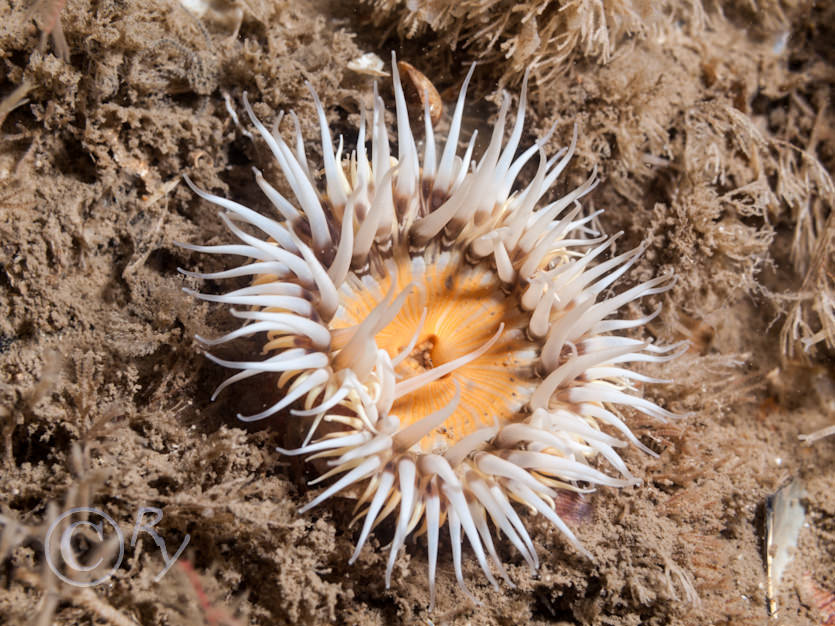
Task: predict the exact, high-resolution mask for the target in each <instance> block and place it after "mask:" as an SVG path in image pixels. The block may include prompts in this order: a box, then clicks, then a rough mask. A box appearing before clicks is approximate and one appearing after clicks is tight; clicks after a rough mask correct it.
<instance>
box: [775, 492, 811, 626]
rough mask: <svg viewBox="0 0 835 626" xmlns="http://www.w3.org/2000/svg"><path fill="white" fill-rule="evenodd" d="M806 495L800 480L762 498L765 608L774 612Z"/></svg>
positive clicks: (796, 534)
mask: <svg viewBox="0 0 835 626" xmlns="http://www.w3.org/2000/svg"><path fill="white" fill-rule="evenodd" d="M804 496H805V491H804V489H803V485H802V484H801V483H800V481H799V480H797V479H795V480H792V481H791V482H790V483H788V484H786V485H784V486H782V487H781V488H780V489H778V490H777V492H776V493H775V494H774V495H772V496H769V497H768V498H767V499H766V501H765V569H766V575H767V576H768V612H769V614H770V615H772V616H774V615H776V614H777V595H778V593H779V591H780V579H781V578H782V577H783V572H784V571H785V569H786V567H787V566H788V564H789V563H791V560H792V559H793V558H794V551H795V550H796V549H797V537H798V535H799V534H800V529H801V528H802V527H803V520H804V519H805V517H806V510H805V509H804V508H803V504H802V503H801V501H800V500H801V498H803V497H804Z"/></svg>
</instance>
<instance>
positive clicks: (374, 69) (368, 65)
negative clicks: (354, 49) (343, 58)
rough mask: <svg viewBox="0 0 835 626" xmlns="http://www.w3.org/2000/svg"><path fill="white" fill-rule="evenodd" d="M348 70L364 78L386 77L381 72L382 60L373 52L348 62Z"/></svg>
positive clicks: (386, 74)
mask: <svg viewBox="0 0 835 626" xmlns="http://www.w3.org/2000/svg"><path fill="white" fill-rule="evenodd" d="M348 69H349V70H352V71H354V72H356V73H357V74H365V75H366V76H388V75H389V73H388V72H386V71H385V70H383V60H382V59H381V58H380V57H378V56H377V55H376V54H374V53H373V52H366V53H365V54H363V55H362V56H358V57H357V58H356V59H352V60H351V61H349V62H348Z"/></svg>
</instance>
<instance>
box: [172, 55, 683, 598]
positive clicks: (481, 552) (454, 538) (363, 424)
mask: <svg viewBox="0 0 835 626" xmlns="http://www.w3.org/2000/svg"><path fill="white" fill-rule="evenodd" d="M472 72H473V70H472V69H470V72H469V74H468V75H467V78H466V80H465V81H464V84H463V86H462V88H461V92H460V95H459V97H458V101H457V104H456V107H455V111H454V114H453V116H452V120H451V123H450V129H449V133H448V136H447V139H446V143H445V144H444V145H443V148H442V149H441V150H438V149H437V148H436V143H435V136H434V132H433V129H432V123H431V121H430V116H429V115H428V111H426V112H425V114H424V122H425V137H424V143H423V146H422V152H423V156H422V158H421V157H420V156H419V154H418V148H417V144H416V141H415V138H414V136H413V134H412V130H411V128H410V126H409V117H408V112H407V107H406V100H405V98H404V94H403V89H402V88H401V83H400V78H399V76H398V71H397V65H396V64H395V63H394V62H393V63H392V74H393V80H394V96H395V107H396V114H397V153H398V154H397V159H394V158H392V157H391V155H390V152H389V138H388V129H387V127H386V122H385V108H384V104H383V101H382V99H381V98H380V97H379V96H378V95H377V93H376V87H375V93H374V107H373V112H372V116H371V127H370V134H371V159H370V162H369V159H368V153H367V148H366V123H365V121H366V120H365V115H361V116H360V124H359V135H358V138H357V143H356V146H357V147H356V151H355V152H352V154H351V155H350V158H343V150H342V138H340V140H339V147H338V148H337V150H336V152H335V153H334V148H333V144H332V139H331V132H330V129H329V127H328V122H327V119H326V116H325V110H324V109H323V107H322V105H321V103H320V102H319V98H318V97H317V95H316V93H315V92H314V91H313V89H312V88H311V90H310V91H311V94H312V96H313V100H314V102H315V105H316V110H317V112H318V118H319V125H320V129H321V141H322V151H323V155H324V181H322V184H321V185H320V184H319V182H318V181H317V176H316V170H315V169H313V168H311V167H310V165H309V164H308V161H307V158H306V156H305V148H304V141H303V138H302V136H301V131H300V129H299V124H298V120H297V119H296V118H295V116H293V119H294V122H295V141H294V144H295V145H293V146H292V147H291V144H288V142H286V141H285V140H284V139H282V137H281V136H280V135H279V133H278V131H277V129H278V122H277V123H276V126H275V129H274V130H273V131H272V132H270V131H269V130H268V129H267V128H266V127H265V126H264V125H263V124H262V123H261V122H260V121H259V120H258V118H257V117H256V116H255V114H254V113H253V111H252V108H251V107H250V105H249V102H248V101H247V100H246V96H244V105H245V107H246V111H247V113H248V114H249V118H250V119H251V121H252V124H253V125H254V126H255V128H256V129H257V130H258V132H259V134H260V136H261V137H262V138H263V140H264V142H265V143H266V144H267V145H268V146H269V148H270V150H271V151H272V153H273V155H274V156H275V159H276V160H277V162H278V165H279V167H280V168H281V170H282V172H283V174H284V176H285V178H286V180H287V183H288V185H289V187H290V188H291V189H292V191H293V194H294V195H295V199H296V202H295V203H293V202H291V201H289V200H287V199H286V198H285V197H284V196H282V195H281V193H279V191H278V190H277V189H275V188H274V187H273V186H272V185H270V184H269V183H268V182H267V181H266V180H265V179H264V177H263V176H262V174H261V172H259V171H258V170H255V181H256V183H257V184H258V186H259V187H260V188H261V190H262V191H263V193H264V194H265V195H266V197H267V198H268V199H269V200H270V202H271V204H272V205H273V207H274V208H275V211H276V215H275V216H273V217H266V216H264V215H262V214H260V213H258V212H256V211H253V210H252V209H249V208H247V207H245V206H242V205H240V204H238V203H236V202H233V201H231V200H227V199H225V198H222V197H219V196H216V195H212V194H210V193H207V192H205V191H202V190H200V189H198V188H197V187H195V186H194V185H193V184H192V183H191V181H190V180H189V179H188V178H186V181H187V182H188V184H189V185H190V186H191V188H192V189H193V190H194V192H195V193H197V194H198V195H199V196H201V197H202V198H205V199H206V200H208V201H210V202H212V203H214V204H216V205H218V206H220V207H222V208H223V209H224V210H225V211H224V212H223V213H221V214H220V218H221V219H222V220H223V222H224V223H225V225H226V227H227V228H228V229H229V231H231V233H232V234H233V235H235V237H237V239H238V240H239V242H238V243H234V244H228V245H216V246H197V245H184V247H185V248H188V249H189V250H194V251H197V252H205V253H209V254H221V255H237V256H240V257H243V258H245V259H247V261H246V262H245V263H244V264H243V265H239V266H236V267H234V268H232V269H228V270H225V271H220V272H212V273H194V272H188V271H184V270H181V271H183V273H184V274H186V275H188V276H192V277H197V278H200V279H211V280H217V279H232V278H239V277H251V284H250V285H249V286H245V287H243V288H240V289H236V290H234V291H230V292H229V293H226V294H225V295H210V294H204V293H196V292H193V291H190V290H186V291H188V292H189V293H192V294H193V295H195V296H197V297H198V298H201V299H203V300H209V301H212V302H220V303H224V304H229V305H237V306H239V307H241V308H233V309H232V310H231V313H232V315H233V316H235V317H236V318H238V319H241V320H243V325H242V326H241V327H240V328H238V329H237V330H234V331H233V332H230V333H228V334H226V335H224V336H222V337H219V338H217V339H214V340H207V339H202V338H200V337H198V338H197V339H198V340H199V341H200V342H202V343H203V344H205V345H207V346H214V345H217V344H221V343H225V342H228V341H231V340H234V339H237V338H240V337H246V336H253V335H258V336H260V337H264V346H263V354H264V355H265V356H266V358H264V359H263V360H255V359H253V360H245V361H227V360H223V359H220V358H217V357H216V356H213V355H211V354H208V355H207V356H208V357H209V358H210V359H212V360H213V361H215V362H216V363H218V364H220V365H222V366H224V367H229V368H234V369H237V370H240V371H239V372H238V373H236V374H235V375H234V376H232V377H230V378H229V379H227V380H226V381H225V382H223V383H222V384H221V385H220V386H219V387H218V389H217V391H216V392H215V396H217V393H219V392H220V391H221V390H222V389H224V388H225V387H227V386H228V385H230V384H231V383H234V382H236V381H240V380H243V379H246V378H250V377H252V376H256V375H258V374H268V375H269V376H271V377H272V380H274V381H275V383H274V384H275V388H276V401H275V403H274V404H272V406H269V407H268V408H266V409H265V410H263V411H261V412H260V413H257V414H255V415H248V416H243V415H239V416H238V418H239V419H241V420H244V421H247V422H251V421H254V420H260V419H263V418H267V417H270V416H276V415H279V416H281V417H282V418H284V419H298V420H308V422H307V423H306V424H305V427H306V428H308V427H309V430H308V435H307V437H306V439H305V440H304V442H303V444H302V445H301V447H299V448H297V449H294V450H285V449H279V451H280V452H281V453H283V454H288V455H307V458H308V459H320V461H319V462H318V463H316V464H314V467H317V468H319V469H321V468H324V469H325V470H326V471H324V472H323V473H322V475H321V476H319V477H318V478H317V479H316V480H315V481H313V483H318V482H320V481H326V480H329V479H331V478H334V477H338V479H336V480H335V481H334V482H333V483H332V484H330V486H328V487H327V488H326V489H325V490H324V491H322V492H321V493H319V494H318V495H317V496H316V497H315V498H313V500H312V501H310V503H309V504H307V505H306V506H304V507H302V509H301V512H305V511H308V510H309V509H311V508H313V507H315V506H317V505H319V504H321V503H322V502H324V501H325V500H327V499H328V498H331V497H332V496H335V495H337V494H339V495H344V496H348V497H351V498H355V499H356V507H355V510H354V512H355V514H356V517H355V521H359V520H362V528H361V530H360V531H359V537H358V540H357V544H356V550H355V551H354V553H353V556H352V557H351V559H350V562H351V563H353V562H354V561H355V560H356V559H357V557H358V555H359V554H360V551H361V550H362V548H363V546H364V545H365V543H366V541H367V539H368V537H369V534H370V532H371V531H372V529H373V528H374V527H375V526H376V525H377V524H379V523H380V521H381V520H383V519H385V518H387V517H389V516H392V517H393V519H394V522H393V524H394V530H393V538H392V540H391V543H390V547H389V555H388V563H387V567H386V575H385V580H386V586H387V587H388V586H389V584H390V582H391V575H392V570H393V567H394V564H395V560H396V558H397V555H398V552H399V551H400V549H401V547H403V545H404V543H405V541H406V539H407V538H408V537H409V536H410V535H411V534H424V533H425V535H426V543H427V545H428V574H429V576H428V577H429V587H430V595H431V603H433V604H434V595H435V589H434V587H435V574H436V564H437V557H438V544H439V534H440V531H441V529H442V527H443V526H444V525H446V526H447V529H448V531H449V537H450V544H451V549H452V559H453V564H454V569H455V576H456V578H457V580H458V583H459V584H460V586H461V588H462V589H463V590H464V592H465V593H466V594H467V595H468V596H470V597H471V598H472V596H471V594H470V592H469V591H467V588H466V586H465V583H464V579H463V575H462V550H461V549H462V542H463V537H465V536H466V538H467V541H468V542H469V544H470V547H471V548H472V552H473V554H474V556H475V558H476V559H477V561H478V563H479V565H480V566H481V569H482V570H483V571H484V574H485V576H486V577H487V579H488V580H489V581H490V582H491V583H492V584H493V585H496V584H497V583H496V579H495V578H494V571H495V572H496V573H498V574H499V575H500V576H501V577H502V578H503V579H504V580H505V581H506V582H507V583H508V584H509V585H511V586H512V583H511V581H510V580H509V578H508V575H507V573H506V571H505V568H504V567H503V564H502V561H501V559H500V558H499V556H498V554H497V551H496V545H495V543H494V538H495V536H496V535H498V534H499V531H500V532H501V533H503V534H504V536H505V537H506V538H507V540H509V541H510V543H512V544H513V546H515V548H516V549H517V550H518V551H519V553H520V554H521V556H522V557H523V558H524V559H525V561H527V563H528V564H529V565H530V567H531V569H532V570H536V568H537V567H538V558H537V554H536V550H535V549H534V544H533V542H532V541H531V538H530V535H529V533H528V532H527V530H526V527H525V521H524V514H523V511H528V512H529V513H530V514H536V513H539V514H541V515H542V516H544V517H545V518H546V519H548V520H549V521H550V522H552V523H553V524H554V525H555V526H556V527H557V528H559V530H560V531H561V532H562V534H563V535H564V536H565V537H566V539H567V540H568V542H569V543H570V544H571V545H572V546H573V547H574V549H575V550H577V551H578V552H579V553H581V554H583V555H585V556H587V557H589V556H590V555H589V553H588V551H587V550H586V549H585V548H583V546H582V545H581V544H580V542H579V541H578V540H577V538H576V537H575V535H574V533H573V532H572V531H571V529H570V528H569V527H568V526H567V525H566V524H565V523H564V521H563V520H562V519H561V518H560V516H559V515H558V514H557V501H558V500H559V496H560V492H561V490H570V491H575V492H586V491H590V490H592V489H593V488H594V487H595V486H596V485H605V486H609V487H626V486H629V485H635V484H637V483H638V482H639V480H638V479H636V478H635V477H634V476H633V475H632V474H631V473H630V471H629V469H628V468H627V467H626V464H625V463H624V461H623V460H622V458H621V457H620V456H619V454H618V452H617V451H616V449H617V448H620V447H623V446H626V445H628V443H627V442H629V443H632V444H633V445H634V446H636V447H638V448H640V449H641V450H643V451H644V452H646V453H647V454H653V452H652V451H651V450H650V449H648V448H647V447H646V446H645V445H643V444H642V443H641V442H640V441H639V440H638V439H637V437H635V436H634V434H633V433H632V432H631V431H630V430H629V428H628V427H627V426H626V424H625V423H624V420H623V417H622V415H621V413H619V407H628V408H629V409H633V410H636V411H639V412H641V413H644V414H646V415H648V416H651V417H653V418H656V419H658V420H660V421H665V420H666V419H668V418H670V417H672V416H673V414H672V413H670V412H668V411H667V410H665V409H663V408H661V407H659V406H658V405H656V404H654V403H653V402H650V401H648V400H646V399H644V398H642V397H640V395H639V393H638V388H637V387H636V383H645V382H662V381H658V380H656V379H652V378H649V377H647V376H644V375H642V374H639V373H636V372H633V371H630V370H629V369H625V368H624V367H623V364H625V363H630V362H632V363H634V362H638V361H650V362H661V361H665V360H668V359H671V358H673V357H674V356H676V354H677V353H678V352H679V348H680V346H679V345H678V344H674V345H668V346H665V347H658V346H655V345H653V344H651V343H648V342H646V341H642V340H640V339H634V338H630V337H626V336H620V335H616V334H613V333H614V332H616V331H622V330H625V329H631V328H636V327H639V326H641V325H643V324H645V323H647V322H648V321H649V320H651V319H653V318H654V317H655V316H656V315H657V314H658V310H656V311H655V312H654V313H652V314H650V315H647V316H645V317H641V318H638V319H617V318H612V317H611V316H612V315H613V314H614V313H616V312H617V311H618V310H620V309H622V308H623V307H624V306H625V305H626V304H628V303H630V302H634V301H635V300H637V299H639V298H641V297H643V296H647V295H650V294H658V293H661V292H663V291H665V290H667V289H669V288H670V286H671V285H672V281H673V278H672V276H671V275H669V274H667V275H663V276H658V277H656V278H652V279H651V280H648V281H646V282H644V283H641V284H638V285H636V286H633V287H631V288H629V289H625V290H621V291H620V293H615V290H614V289H613V287H612V286H613V285H614V283H615V282H616V281H617V279H618V278H620V277H621V276H622V275H623V274H624V273H625V272H626V271H627V270H628V269H629V268H630V266H632V265H633V263H635V261H636V259H637V258H638V256H639V255H640V254H641V252H642V250H643V249H644V247H643V246H642V247H639V248H637V249H633V250H631V251H629V252H625V253H621V254H617V255H614V254H612V253H611V250H612V248H613V246H612V243H613V242H614V240H615V239H617V236H618V235H615V236H606V235H603V234H600V233H598V232H597V231H596V230H594V228H593V227H592V222H593V220H594V218H595V217H596V216H597V215H598V213H599V212H598V213H593V214H591V215H586V214H584V213H583V208H582V206H581V205H580V203H579V199H580V198H582V197H583V196H584V195H586V194H587V193H589V192H590V191H591V190H592V189H594V187H595V186H596V184H597V177H596V173H594V172H593V173H592V174H591V176H590V177H589V179H588V180H587V181H586V182H585V183H584V184H582V185H580V186H579V187H577V188H576V189H574V190H573V191H571V192H570V193H568V194H567V195H565V196H563V197H560V198H557V199H555V200H553V201H552V202H549V203H547V204H545V203H544V202H543V198H544V197H545V196H546V194H547V192H548V191H549V189H550V188H551V187H552V185H553V184H554V181H555V180H556V178H557V177H558V176H559V175H560V173H561V172H562V171H563V170H564V169H565V167H566V166H567V165H568V162H569V160H570V159H571V157H572V155H573V154H574V149H575V145H576V141H577V129H576V127H575V130H574V137H573V140H572V142H571V145H570V146H568V147H567V148H563V149H562V150H560V151H559V152H558V153H557V154H556V155H554V156H552V157H550V158H549V157H548V156H546V153H545V151H544V149H543V146H544V145H545V144H546V142H547V141H548V139H549V137H550V134H551V133H548V134H547V135H546V136H544V137H542V138H541V139H539V140H538V141H536V142H535V143H534V144H533V145H531V146H530V147H528V148H527V149H525V150H524V151H521V152H520V153H519V154H518V155H517V148H518V147H519V143H520V139H521V137H522V131H523V125H524V118H525V91H526V84H523V87H522V92H521V96H520V100H519V108H518V113H517V115H516V120H515V123H514V125H513V128H512V131H511V133H510V137H509V138H508V140H507V141H506V142H505V141H504V136H505V121H506V118H507V114H508V109H509V104H510V98H509V96H508V95H507V94H504V96H503V101H502V105H501V108H500V110H499V114H498V119H497V121H496V124H495V127H494V129H493V132H492V137H491V139H490V142H489V145H488V146H487V148H486V150H485V152H484V154H483V155H482V156H481V158H480V159H479V160H477V161H475V160H473V158H472V155H473V147H474V143H475V133H473V136H472V137H471V138H470V140H469V143H468V145H467V147H466V150H465V152H464V156H463V157H460V156H458V152H459V134H460V132H461V120H462V114H463V110H464V100H465V94H466V90H467V84H468V83H469V80H470V77H471V76H472ZM280 120H281V117H279V122H280ZM552 130H553V129H552ZM534 157H538V159H539V165H538V168H537V170H536V174H535V175H534V176H533V178H532V180H531V181H530V183H529V184H528V185H527V186H525V187H523V188H515V182H516V180H517V178H518V177H519V174H520V171H521V170H522V168H523V166H524V165H525V164H526V163H527V162H528V161H530V160H531V159H532V158H534ZM255 231H260V233H259V234H252V233H254V232H255ZM600 258H606V260H605V261H601V262H597V263H595V261H596V260H597V259H600ZM616 435H619V437H620V438H619V437H618V436H616ZM600 457H602V459H605V463H603V462H601V461H600V460H599V458H600ZM601 465H607V466H609V467H610V470H609V473H606V472H605V471H603V470H604V469H605V467H604V468H603V469H601V467H600V466H601ZM612 470H613V471H612ZM613 473H614V474H615V475H612V474H613ZM462 531H463V533H462ZM491 561H492V566H491V564H490V562H491Z"/></svg>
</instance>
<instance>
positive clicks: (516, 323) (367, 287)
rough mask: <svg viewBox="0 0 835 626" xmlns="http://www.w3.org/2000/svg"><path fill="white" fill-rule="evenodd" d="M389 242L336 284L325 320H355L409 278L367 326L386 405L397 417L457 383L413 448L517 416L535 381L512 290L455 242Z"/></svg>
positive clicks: (407, 418) (440, 448) (437, 401)
mask: <svg viewBox="0 0 835 626" xmlns="http://www.w3.org/2000/svg"><path fill="white" fill-rule="evenodd" d="M398 252H399V254H395V255H394V256H393V258H392V259H391V262H390V263H389V264H388V266H387V269H389V270H390V271H387V272H383V273H380V274H379V275H377V276H367V277H365V280H361V281H347V282H346V283H345V285H343V288H342V290H341V292H340V295H341V302H342V306H341V307H340V310H339V312H338V313H337V316H336V317H335V319H334V320H333V322H332V324H331V327H332V328H334V329H335V330H338V329H343V328H351V327H353V326H356V325H359V324H360V323H361V322H362V320H363V319H366V318H367V317H368V315H369V314H370V313H371V312H372V311H373V310H374V308H375V307H377V306H378V305H379V303H380V302H381V301H382V300H383V299H384V298H385V294H386V293H387V292H388V291H389V290H390V289H394V290H395V291H396V292H401V291H403V290H404V289H406V288H407V286H409V285H413V286H414V287H413V289H412V290H411V292H410V293H409V295H408V296H407V298H406V299H405V300H404V302H403V304H402V306H401V307H400V309H399V310H398V311H397V313H396V315H395V317H394V319H392V321H391V322H390V323H389V324H388V325H387V326H386V327H385V328H383V329H381V330H380V331H379V332H378V333H377V334H376V335H375V342H376V344H377V346H378V348H380V349H382V350H384V351H385V352H386V353H387V355H388V356H389V358H390V359H392V363H393V365H394V373H395V377H396V380H397V386H396V389H397V388H398V387H399V389H400V391H399V393H396V398H395V401H394V404H393V405H392V407H391V410H390V413H391V414H392V415H396V416H397V417H398V418H399V420H400V425H401V427H406V426H409V425H411V424H414V423H416V422H417V421H419V420H420V419H421V418H423V417H424V416H426V415H430V414H432V413H435V412H436V411H438V410H440V409H441V408H443V407H444V406H447V405H448V404H449V403H451V402H452V401H453V398H454V397H455V396H456V390H460V399H459V400H458V404H457V406H456V409H455V411H453V412H452V414H451V415H450V416H449V417H448V418H447V419H446V420H445V421H444V422H443V423H441V424H439V425H438V426H436V427H435V428H434V429H433V430H432V431H430V432H429V433H427V434H426V435H425V436H424V437H423V438H422V439H421V440H420V441H419V442H418V443H417V444H416V446H417V448H416V449H420V450H421V451H423V452H430V451H433V452H435V453H443V452H445V451H446V450H447V449H449V448H450V447H451V446H453V445H455V444H456V443H458V442H459V441H460V440H461V439H462V438H464V437H466V436H468V435H471V434H472V433H474V432H475V431H477V430H479V429H481V428H484V427H492V426H494V425H495V424H497V423H498V424H505V423H510V422H512V421H515V420H518V419H520V418H521V410H522V408H523V407H524V406H525V405H526V404H527V401H528V399H529V397H530V395H531V393H532V392H533V389H534V388H535V386H536V382H537V381H536V378H537V376H536V372H535V359H536V348H537V345H536V344H535V343H534V342H532V341H530V340H529V339H528V338H527V337H526V335H525V327H526V326H527V322H528V319H527V318H528V317H529V315H528V314H526V313H525V312H524V311H522V309H521V307H520V302H519V298H518V297H517V296H516V295H515V294H514V293H506V292H504V291H503V290H502V286H503V285H502V282H501V281H500V280H499V278H498V276H497V274H496V272H495V270H494V269H493V268H492V267H491V266H490V265H489V264H488V263H484V262H481V263H477V264H473V263H470V262H468V261H467V260H466V259H465V258H464V255H462V254H461V253H460V252H458V251H456V250H440V249H439V247H438V246H431V247H429V248H427V249H426V250H425V251H424V252H423V253H421V254H419V255H417V256H411V255H407V254H406V251H405V250H401V251H398ZM485 346H486V349H483V348H484V347H485ZM468 356H469V358H468ZM423 381H425V382H423Z"/></svg>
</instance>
